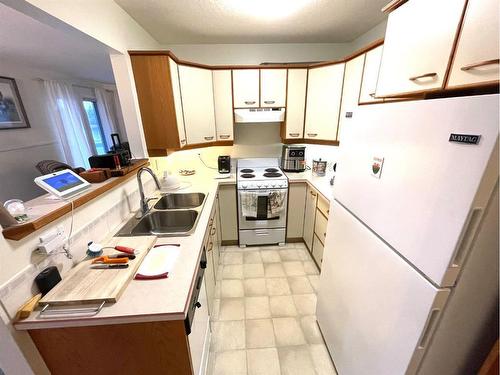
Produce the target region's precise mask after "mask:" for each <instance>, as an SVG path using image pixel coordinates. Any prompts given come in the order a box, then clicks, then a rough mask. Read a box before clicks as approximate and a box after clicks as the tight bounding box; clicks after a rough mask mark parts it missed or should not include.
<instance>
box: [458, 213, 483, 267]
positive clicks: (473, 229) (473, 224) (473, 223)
mask: <svg viewBox="0 0 500 375" xmlns="http://www.w3.org/2000/svg"><path fill="white" fill-rule="evenodd" d="M482 217H483V208H482V207H476V208H474V209H473V210H472V213H471V214H470V217H469V220H468V222H467V225H466V227H465V230H464V232H463V235H462V238H461V239H460V243H459V245H458V247H457V250H456V252H455V256H454V257H453V261H452V264H451V266H452V267H461V266H462V263H463V261H464V259H465V257H466V255H467V253H468V250H469V249H470V248H471V247H472V242H473V241H474V238H475V237H476V233H477V229H478V228H479V223H480V222H481V218H482Z"/></svg>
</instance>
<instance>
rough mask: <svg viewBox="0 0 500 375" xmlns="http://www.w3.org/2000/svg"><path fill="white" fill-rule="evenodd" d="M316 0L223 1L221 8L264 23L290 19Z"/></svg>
mask: <svg viewBox="0 0 500 375" xmlns="http://www.w3.org/2000/svg"><path fill="white" fill-rule="evenodd" d="M313 1H314V0H222V1H221V2H220V3H222V4H221V7H222V8H224V9H226V10H228V11H230V12H234V13H236V14H239V15H242V16H250V17H252V18H257V19H261V20H264V21H274V20H280V19H285V18H288V17H290V16H292V15H294V14H296V13H298V12H299V11H300V10H302V9H303V8H305V7H306V6H308V5H310V4H312V3H313Z"/></svg>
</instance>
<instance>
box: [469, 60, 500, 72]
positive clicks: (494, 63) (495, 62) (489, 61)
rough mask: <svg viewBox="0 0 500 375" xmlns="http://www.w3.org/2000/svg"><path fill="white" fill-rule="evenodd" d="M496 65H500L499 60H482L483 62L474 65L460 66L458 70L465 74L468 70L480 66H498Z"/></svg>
mask: <svg viewBox="0 0 500 375" xmlns="http://www.w3.org/2000/svg"><path fill="white" fill-rule="evenodd" d="M498 64H500V59H492V60H484V61H479V62H477V63H474V64H469V65H465V66H462V67H461V68H460V70H463V71H464V72H466V71H468V70H472V69H475V68H479V67H481V66H486V65H498Z"/></svg>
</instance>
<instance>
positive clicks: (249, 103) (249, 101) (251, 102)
mask: <svg viewBox="0 0 500 375" xmlns="http://www.w3.org/2000/svg"><path fill="white" fill-rule="evenodd" d="M245 104H246V105H252V104H255V100H253V101H251V100H247V101H245Z"/></svg>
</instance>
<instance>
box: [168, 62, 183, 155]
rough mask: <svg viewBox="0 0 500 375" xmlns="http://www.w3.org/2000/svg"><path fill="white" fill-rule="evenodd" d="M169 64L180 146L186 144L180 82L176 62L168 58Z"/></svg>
mask: <svg viewBox="0 0 500 375" xmlns="http://www.w3.org/2000/svg"><path fill="white" fill-rule="evenodd" d="M168 63H169V65H170V80H171V84H172V94H173V96H174V107H175V118H176V120H177V131H178V132H179V143H180V147H184V146H185V145H186V144H187V140H186V128H185V127H184V114H183V113H182V99H181V83H180V82H179V68H178V66H177V63H176V62H175V61H174V60H172V59H171V58H170V57H169V58H168Z"/></svg>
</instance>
